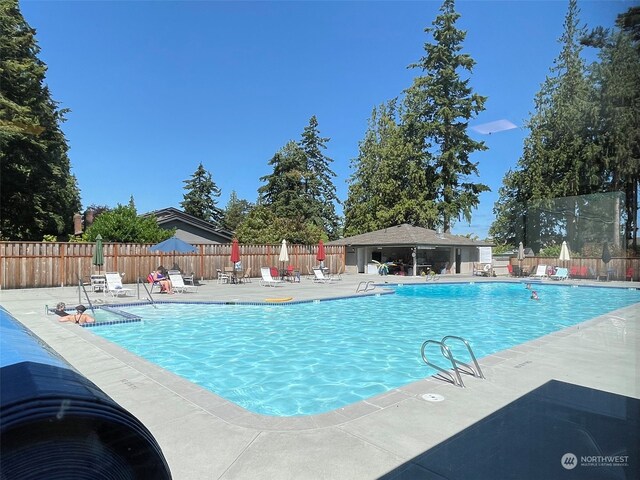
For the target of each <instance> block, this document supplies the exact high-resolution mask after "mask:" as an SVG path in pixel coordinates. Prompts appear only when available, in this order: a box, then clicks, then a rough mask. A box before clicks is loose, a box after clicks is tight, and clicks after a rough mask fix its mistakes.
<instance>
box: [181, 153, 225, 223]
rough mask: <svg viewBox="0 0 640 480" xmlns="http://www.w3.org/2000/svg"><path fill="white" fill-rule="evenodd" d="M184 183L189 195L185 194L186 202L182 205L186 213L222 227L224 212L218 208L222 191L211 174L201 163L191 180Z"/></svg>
mask: <svg viewBox="0 0 640 480" xmlns="http://www.w3.org/2000/svg"><path fill="white" fill-rule="evenodd" d="M183 183H184V184H185V186H184V189H185V190H186V191H187V193H185V194H184V196H183V198H184V200H183V201H182V202H180V205H181V206H182V208H183V209H184V211H185V213H188V214H189V215H193V216H194V217H197V218H200V219H202V220H205V221H207V222H211V223H213V224H214V225H217V226H221V223H222V217H223V212H222V210H221V209H220V208H218V206H217V205H218V201H217V198H219V197H220V189H219V188H218V186H217V185H216V184H215V182H214V181H213V179H212V177H211V173H210V172H208V171H206V170H205V169H204V166H203V165H202V163H200V164H199V165H198V168H197V169H196V171H195V172H194V173H193V175H192V176H191V178H190V179H189V180H183Z"/></svg>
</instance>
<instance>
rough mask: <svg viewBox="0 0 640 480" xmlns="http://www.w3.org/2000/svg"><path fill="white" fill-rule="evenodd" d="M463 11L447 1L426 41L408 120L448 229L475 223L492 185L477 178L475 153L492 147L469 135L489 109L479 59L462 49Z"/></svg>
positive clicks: (411, 93) (406, 112)
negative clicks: (473, 80) (474, 82)
mask: <svg viewBox="0 0 640 480" xmlns="http://www.w3.org/2000/svg"><path fill="white" fill-rule="evenodd" d="M459 17H460V14H458V13H457V12H456V11H455V2H454V0H444V2H443V4H442V6H441V7H440V14H439V15H438V16H437V17H436V19H435V20H434V22H433V27H430V28H426V29H425V32H426V33H427V34H429V35H431V37H432V38H433V42H432V43H425V45H424V51H425V55H424V56H423V57H422V58H421V59H420V60H419V61H418V62H417V63H414V64H412V65H409V68H414V69H418V70H420V71H421V75H419V76H418V77H416V78H415V79H414V80H413V84H412V85H411V87H409V88H408V89H407V90H406V91H405V102H404V103H405V109H404V118H403V124H404V127H405V135H407V137H408V139H409V141H410V142H411V143H412V144H413V145H415V146H417V147H418V148H419V149H420V152H421V155H422V158H421V159H420V160H419V162H420V163H422V164H424V165H428V167H427V168H428V173H429V174H430V175H431V179H430V180H431V183H432V185H433V186H434V187H435V192H436V201H437V208H438V214H439V222H440V224H441V226H442V227H443V228H444V230H445V231H449V230H450V229H451V226H452V225H453V224H454V223H455V222H456V221H457V220H459V219H462V218H464V219H465V220H467V221H471V212H472V210H473V209H474V208H475V207H477V206H478V204H479V195H480V193H482V192H485V191H488V190H489V187H487V186H486V185H484V184H482V183H477V182H473V181H472V179H471V177H472V176H478V173H479V172H478V167H477V163H474V162H472V161H471V160H470V158H469V157H470V155H471V154H472V153H473V152H476V151H480V150H486V147H485V145H484V143H483V142H477V141H475V140H473V139H471V137H469V135H468V134H467V127H468V123H469V120H471V119H473V118H475V117H476V116H477V114H478V113H480V112H481V111H483V110H484V103H485V100H486V97H483V96H480V95H478V94H475V93H473V89H472V88H471V87H470V86H469V78H468V77H467V78H462V76H461V75H464V74H465V73H468V74H469V75H470V74H471V73H472V70H473V67H474V65H475V61H474V60H473V59H472V58H471V56H469V55H468V54H465V53H461V52H460V51H461V50H462V44H463V42H464V39H465V37H466V32H465V31H463V30H459V29H457V28H456V22H457V20H458V18H459Z"/></svg>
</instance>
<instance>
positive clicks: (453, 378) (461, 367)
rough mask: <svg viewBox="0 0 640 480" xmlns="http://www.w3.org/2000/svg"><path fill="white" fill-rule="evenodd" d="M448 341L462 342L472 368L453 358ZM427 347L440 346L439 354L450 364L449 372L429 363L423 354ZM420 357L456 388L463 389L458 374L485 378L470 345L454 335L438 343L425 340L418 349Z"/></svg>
mask: <svg viewBox="0 0 640 480" xmlns="http://www.w3.org/2000/svg"><path fill="white" fill-rule="evenodd" d="M450 340H457V341H459V342H462V343H463V344H464V346H465V347H467V351H468V352H469V356H470V357H471V360H472V362H473V366H471V365H469V364H468V363H465V362H463V361H461V360H458V359H457V358H455V357H454V356H453V353H452V352H451V349H450V348H449V346H448V345H447V342H448V341H450ZM429 345H438V346H440V353H441V354H442V356H443V357H444V358H446V359H447V360H449V361H450V362H451V370H447V369H444V368H442V367H440V366H438V365H436V364H435V363H432V362H430V361H429V359H428V358H427V354H426V353H425V350H426V348H427V347H428V346H429ZM420 355H421V356H422V360H424V363H426V364H427V365H428V366H430V367H431V368H435V369H436V370H438V372H440V375H443V376H444V379H445V380H447V381H450V382H451V383H453V384H454V385H456V386H458V387H463V388H464V383H463V382H462V377H461V376H460V373H464V374H467V375H471V376H473V377H476V378H485V377H484V374H483V373H482V369H481V368H480V365H479V364H478V361H477V360H476V356H475V355H474V354H473V350H472V349H471V345H469V342H467V341H466V340H465V339H464V338H462V337H458V336H455V335H447V336H446V337H444V338H443V339H442V340H440V341H437V340H427V341H425V342H424V343H423V344H422V347H420Z"/></svg>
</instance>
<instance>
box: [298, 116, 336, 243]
mask: <svg viewBox="0 0 640 480" xmlns="http://www.w3.org/2000/svg"><path fill="white" fill-rule="evenodd" d="M329 140H330V139H329V138H324V137H321V136H320V131H319V130H318V120H317V118H316V116H315V115H314V116H312V117H311V118H310V119H309V124H308V125H307V126H306V127H305V128H304V131H303V132H302V139H301V140H300V142H299V145H300V147H301V148H302V150H303V152H304V154H305V157H306V161H307V170H308V171H309V175H308V178H307V179H306V194H307V198H308V199H309V200H310V201H311V202H312V205H313V209H314V210H316V212H314V213H313V214H312V217H313V218H314V219H317V220H316V224H317V225H318V226H319V227H321V228H322V229H324V230H325V231H326V232H327V235H328V236H329V238H330V239H332V240H333V239H336V238H338V231H339V227H340V219H339V218H338V215H337V214H336V204H339V203H340V201H339V200H338V196H337V195H336V187H335V185H334V184H333V179H334V178H335V176H336V174H335V173H334V172H333V170H331V168H330V165H331V163H332V162H333V160H332V159H331V158H329V157H327V156H326V155H325V154H324V153H323V150H325V149H326V148H327V146H326V144H327V142H328V141H329Z"/></svg>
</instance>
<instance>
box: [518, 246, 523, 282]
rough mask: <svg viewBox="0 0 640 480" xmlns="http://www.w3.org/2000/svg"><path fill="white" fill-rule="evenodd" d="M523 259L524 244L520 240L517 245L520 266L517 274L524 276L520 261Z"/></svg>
mask: <svg viewBox="0 0 640 480" xmlns="http://www.w3.org/2000/svg"><path fill="white" fill-rule="evenodd" d="M523 260H524V245H522V242H520V244H519V245H518V265H519V267H520V273H519V274H518V276H521V277H522V276H524V275H523V274H522V261H523Z"/></svg>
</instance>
